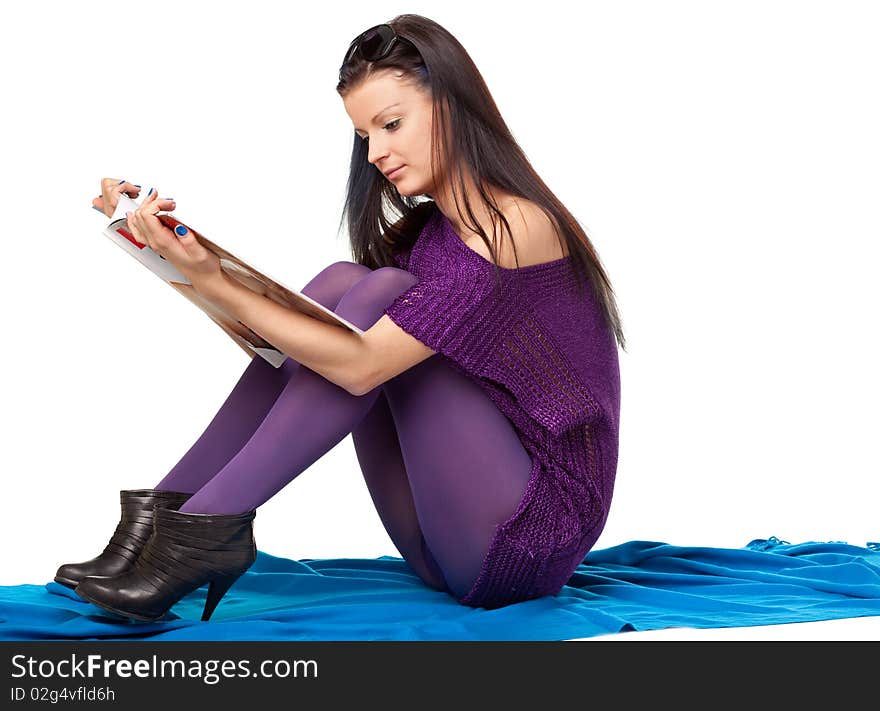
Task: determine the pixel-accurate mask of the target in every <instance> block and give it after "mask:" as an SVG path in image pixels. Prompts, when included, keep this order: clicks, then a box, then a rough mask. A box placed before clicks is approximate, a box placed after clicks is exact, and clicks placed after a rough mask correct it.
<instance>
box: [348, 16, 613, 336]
mask: <svg viewBox="0 0 880 711" xmlns="http://www.w3.org/2000/svg"><path fill="white" fill-rule="evenodd" d="M388 24H389V25H391V27H392V28H394V31H395V32H396V33H397V34H398V35H399V36H400V37H404V38H406V39H407V40H409V41H410V42H412V44H413V45H414V46H415V48H414V47H413V46H412V45H410V44H408V43H407V42H397V43H396V44H395V46H394V48H393V49H392V50H391V52H390V53H389V54H388V55H387V56H386V57H384V58H383V59H381V60H378V61H375V62H367V61H365V60H364V59H363V58H361V56H360V54H356V56H355V58H354V59H353V60H352V61H351V62H350V63H349V64H347V65H346V66H344V67H343V68H342V71H341V73H340V78H339V83H338V84H337V86H336V91H337V92H338V93H339V95H340V96H342V97H345V96H346V94H347V93H348V92H349V91H351V90H352V89H354V88H355V87H357V86H359V85H360V84H361V83H362V82H363V81H364V80H366V79H367V78H368V77H370V76H371V74H373V73H375V72H379V71H382V70H389V69H393V70H396V71H397V72H400V73H401V74H402V76H403V78H404V79H405V80H408V81H411V82H413V84H414V85H415V86H416V87H417V88H418V89H420V90H424V91H427V92H429V93H430V96H431V97H432V103H433V134H434V135H433V136H432V146H433V148H432V171H433V174H434V175H435V176H437V175H438V174H439V172H438V170H437V165H438V164H439V161H440V156H444V157H448V159H447V161H446V163H445V165H446V170H447V175H449V176H450V178H451V177H453V176H454V177H455V178H456V179H455V180H452V181H451V187H452V193H453V197H454V201H455V204H456V209H457V210H458V213H459V217H460V219H461V221H462V223H463V224H466V225H467V226H468V227H469V228H470V229H472V230H473V231H474V232H476V233H478V234H479V235H480V237H481V238H482V240H483V242H485V244H486V246H487V247H488V249H489V252H490V254H491V255H492V261H493V262H494V263H495V264H496V270H495V271H496V276H498V274H499V273H500V270H499V269H498V267H497V264H498V259H497V255H496V251H495V248H494V245H493V244H492V242H491V241H490V240H489V238H488V236H487V235H486V232H485V231H484V230H483V228H482V226H481V225H480V224H479V222H478V220H477V219H476V217H475V215H474V212H473V210H472V207H471V204H470V202H469V201H468V198H467V195H466V193H465V191H464V189H463V185H464V181H463V172H462V170H463V168H464V167H466V168H467V170H468V171H469V173H470V175H471V176H472V178H473V181H474V184H475V185H476V186H477V188H478V191H479V195H480V200H481V201H482V203H483V205H484V209H485V210H486V211H488V212H489V213H490V214H493V213H494V214H495V215H497V216H498V219H499V220H500V221H501V222H503V223H504V227H505V229H507V233H508V234H511V233H510V225H509V224H508V222H507V220H506V219H505V217H504V215H503V214H502V213H501V211H500V210H499V208H498V205H497V204H496V203H495V201H494V200H493V198H492V196H491V194H490V193H489V192H488V191H487V190H486V187H487V186H494V187H497V188H500V189H501V190H503V191H506V192H507V193H509V194H511V195H513V196H515V197H520V198H523V199H525V200H530V201H532V202H533V203H535V204H537V205H540V206H541V207H542V208H543V209H544V211H545V212H546V213H549V214H550V215H552V216H553V218H554V222H555V224H556V225H557V234H558V233H559V232H561V233H562V235H561V239H564V240H565V242H566V244H567V246H568V251H569V253H570V255H571V257H572V266H573V267H574V271H575V273H576V275H577V279H576V281H577V284H578V288H579V289H580V290H582V289H583V287H584V275H588V280H589V282H590V283H591V285H592V287H593V291H594V294H595V295H596V297H597V299H598V300H599V303H600V305H601V306H602V308H603V310H604V314H605V318H606V321H607V323H608V325H609V327H610V328H611V330H612V332H613V333H614V336H615V338H616V339H617V342H618V344H619V345H620V347H621V348H622V349H623V350H626V345H625V338H624V335H623V328H622V326H621V323H620V316H619V314H618V311H617V305H616V302H615V298H614V290H613V288H612V287H611V283H610V281H609V279H608V276H607V275H606V273H605V270H604V269H603V268H602V265H601V262H600V259H599V257H598V255H597V254H596V251H595V249H594V248H593V245H592V243H591V242H590V239H589V238H588V237H587V234H586V232H585V231H584V229H583V228H582V227H581V226H580V224H579V223H578V221H577V220H576V219H575V218H574V217H573V216H572V214H571V213H570V212H569V211H568V210H567V209H566V208H565V206H564V205H563V204H562V203H561V202H560V201H559V199H558V198H557V197H556V196H555V195H554V194H553V192H552V191H551V190H550V188H548V187H547V186H546V185H545V184H544V181H543V180H541V178H540V177H539V176H538V174H537V173H536V172H535V169H534V168H533V167H532V165H531V163H529V161H528V159H527V158H526V156H525V154H524V153H523V151H522V149H521V148H520V147H519V145H518V144H517V142H516V140H515V139H514V137H513V135H512V134H511V132H510V129H508V127H507V124H506V123H505V122H504V119H503V118H502V117H501V114H500V113H499V111H498V107H497V106H496V105H495V100H494V99H493V98H492V95H491V94H490V93H489V89H488V87H487V86H486V83H485V81H484V80H483V77H482V75H481V74H480V72H479V70H478V69H477V67H476V65H475V64H474V62H473V60H472V59H471V58H470V55H468V53H467V51H466V50H465V49H464V47H462V45H461V44H460V43H459V41H458V40H457V39H456V38H455V37H454V36H453V35H452V34H450V33H449V32H448V31H447V30H446V29H445V28H443V27H442V26H440V25H439V24H437V23H436V22H434V21H433V20H429V19H428V18H426V17H422V16H421V15H412V14H407V15H398V16H397V17H395V18H394V19H393V20H391V21H390V22H388ZM416 48H417V49H418V51H416ZM368 153H369V148H368V144H367V142H366V141H364V140H362V139H361V138H360V136H358V135H357V134H356V133H355V135H354V143H353V145H352V151H351V164H350V168H349V176H348V183H347V187H346V198H345V205H344V207H343V213H342V219H341V220H340V224H339V228H340V229H341V228H342V225H343V224H344V223H345V222H346V221H347V223H348V233H349V237H350V241H351V250H352V255H353V257H354V260H355V261H356V262H357V263H359V264H364V265H366V266H368V267H370V268H371V269H377V268H379V267H384V266H397V262H396V261H395V260H394V256H393V255H394V254H395V253H397V252H398V251H401V250H404V249H407V248H408V247H411V246H412V244H413V243H414V242H415V241H416V239H417V237H418V235H419V233H420V232H421V230H422V227H424V225H425V223H426V222H427V220H428V218H429V217H430V216H431V214H432V213H433V211H434V209H435V207H436V206H435V204H434V202H433V200H425V199H422V198H421V197H420V196H407V195H400V193H398V192H397V189H396V188H395V186H394V185H393V183H392V182H391V181H390V180H386V179H385V177H384V176H383V175H382V172H381V171H380V170H379V169H378V168H377V167H376V166H374V165H371V164H370V162H369V161H368ZM459 194H461V197H462V201H463V202H464V211H465V212H466V213H467V216H468V220H466V219H465V217H464V215H462V209H461V204H460V202H459ZM428 197H430V196H428ZM389 208H390V211H391V213H392V214H391V219H389V215H388V210H389ZM493 220H494V218H493ZM511 244H513V241H512V239H511ZM513 251H514V258H515V259H516V245H515V244H513ZM516 264H517V265H519V261H518V260H516ZM580 293H581V294H582V293H583V292H582V291H581V292H580Z"/></svg>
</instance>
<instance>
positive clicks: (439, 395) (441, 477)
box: [180, 267, 532, 597]
mask: <svg viewBox="0 0 880 711" xmlns="http://www.w3.org/2000/svg"><path fill="white" fill-rule="evenodd" d="M417 281H418V280H417V278H416V277H414V276H413V275H412V274H410V273H408V272H406V271H403V270H401V269H397V268H394V267H384V268H381V269H377V270H376V271H373V272H371V273H370V274H368V275H366V276H365V277H364V278H362V279H361V280H360V281H358V282H357V283H356V284H355V285H354V286H353V287H352V288H351V289H349V290H348V292H346V294H345V296H343V297H342V299H341V300H340V301H339V304H338V306H337V308H336V309H335V311H336V313H338V314H339V315H341V316H343V317H344V318H347V319H348V320H350V321H352V322H353V323H354V324H356V325H357V326H359V327H360V328H363V329H367V328H369V327H370V326H372V325H373V324H374V323H375V322H376V321H378V320H379V318H380V317H381V316H382V313H383V311H384V309H385V307H386V306H388V304H390V303H391V301H392V300H393V299H394V298H395V297H396V296H397V295H398V294H400V293H402V292H403V291H404V290H406V289H407V288H408V287H410V286H411V285H412V284H414V283H416V282H417ZM383 393H384V394H385V396H386V397H387V399H388V412H390V413H391V415H392V418H393V421H394V423H395V425H396V431H397V433H398V437H399V445H400V446H399V447H398V448H396V449H395V448H393V447H391V448H390V449H388V450H385V452H384V454H383V448H385V447H388V445H389V443H390V437H389V436H388V432H389V431H390V429H389V428H388V427H382V426H381V425H382V420H381V417H382V415H381V413H383V412H384V411H383V410H377V411H376V412H373V407H374V406H375V405H376V403H377V401H378V400H379V397H380V395H382V394H383ZM316 412H320V417H316V416H315V413H316ZM371 413H372V417H374V418H376V419H375V420H373V421H372V422H371V424H372V425H373V430H372V431H375V430H377V429H378V431H380V432H384V433H385V435H386V436H385V437H383V438H382V439H381V440H380V439H377V440H375V441H374V445H375V446H371V445H369V444H368V439H367V438H368V437H369V432H370V431H371V430H369V429H364V430H362V431H361V432H360V435H359V437H358V441H359V444H360V446H359V450H358V456H359V458H363V459H364V460H366V461H368V462H370V463H371V465H372V466H373V467H375V468H376V470H377V471H376V472H375V478H374V479H373V482H374V484H375V485H374V486H373V485H371V487H370V490H371V494H373V495H374V500H375V498H376V496H375V493H374V492H378V491H379V489H380V488H381V487H382V485H383V482H382V481H381V473H380V472H378V469H379V468H380V467H381V466H382V463H383V461H389V462H391V463H392V467H394V465H395V458H398V457H399V460H400V461H398V462H396V464H397V466H396V467H395V469H394V471H395V476H396V478H395V479H394V482H395V484H396V486H395V488H394V497H393V498H388V499H387V500H386V499H383V506H385V504H387V507H386V508H385V510H384V512H383V511H381V510H380V515H382V517H383V523H384V522H385V521H386V520H391V521H394V522H395V523H396V522H397V519H396V518H395V516H394V514H395V512H396V511H397V510H398V509H397V507H398V506H399V507H401V508H405V507H406V506H408V499H407V497H406V496H405V495H404V490H403V488H402V478H401V470H402V471H403V473H405V474H406V476H407V480H408V482H409V485H410V488H411V493H412V501H413V509H414V510H415V511H416V512H417V520H418V523H419V525H420V534H419V536H418V540H419V545H420V546H421V545H422V544H423V543H426V544H427V545H426V546H424V548H425V549H426V550H425V551H424V556H425V557H424V558H423V559H422V560H421V561H418V562H419V563H420V564H421V567H422V569H423V570H425V569H427V568H428V567H429V566H428V562H429V561H431V560H433V561H435V562H436V564H437V566H438V567H439V569H440V571H442V576H443V578H444V580H445V583H446V585H448V588H449V589H450V591H451V592H452V593H453V594H454V595H455V596H456V597H462V596H464V595H465V594H466V593H467V592H468V590H469V589H470V587H471V585H472V584H473V581H474V580H475V578H476V575H477V573H478V571H479V569H480V565H481V563H482V559H483V557H484V555H485V552H486V550H487V549H488V546H489V542H490V540H491V537H492V535H493V534H494V531H495V527H496V526H497V525H498V524H499V523H502V522H503V521H504V520H506V519H507V518H508V517H509V516H510V515H511V514H512V513H513V511H514V510H515V509H516V506H517V505H518V503H519V501H520V499H521V497H522V493H523V491H524V489H525V485H526V482H527V481H528V477H529V475H530V473H531V467H532V462H531V458H530V457H529V455H528V453H527V452H526V451H525V450H524V448H523V446H522V444H521V442H520V441H519V438H518V436H517V434H516V432H515V430H514V429H513V426H512V425H511V423H510V421H509V420H508V419H507V418H506V417H504V415H503V414H502V413H501V412H500V411H499V410H498V409H497V407H496V406H495V404H494V403H493V402H492V401H491V400H490V399H489V398H488V396H487V395H486V394H485V393H484V392H483V391H482V389H481V388H480V387H479V386H478V385H477V384H476V383H474V382H472V381H471V380H470V379H468V378H467V377H465V376H464V375H462V374H461V373H459V372H457V371H456V370H454V369H453V368H452V367H450V366H449V365H448V363H447V362H446V361H445V359H444V358H443V357H442V356H439V355H435V356H432V357H431V358H428V359H427V360H425V361H423V362H421V363H419V364H417V365H416V366H414V367H413V368H410V369H409V370H407V371H406V372H404V373H401V374H400V375H399V376H397V378H394V379H392V380H391V381H388V382H387V383H385V384H383V385H382V386H380V387H377V388H374V389H373V390H372V391H370V392H369V393H366V394H365V395H361V396H355V395H352V394H351V393H349V392H347V391H346V390H345V389H343V388H341V387H339V386H337V385H335V384H333V383H331V382H330V381H328V380H327V379H325V378H324V377H322V376H321V375H319V374H317V373H315V372H314V371H312V370H310V369H308V368H299V369H298V370H297V371H296V372H295V373H294V374H293V376H292V377H291V378H290V380H289V382H288V383H287V384H286V385H285V386H284V388H283V390H282V392H281V394H280V395H279V396H278V398H277V400H276V401H275V404H274V405H273V406H272V407H271V409H270V410H269V412H268V413H267V414H266V417H265V418H264V419H263V421H262V422H261V423H260V425H259V427H257V429H256V431H255V432H254V433H253V435H252V436H251V438H250V439H249V440H248V442H247V444H245V445H244V446H243V447H242V448H241V450H240V451H239V452H238V453H236V454H235V455H234V456H233V457H232V458H231V459H230V460H229V462H227V464H226V465H225V466H224V467H223V468H222V469H221V470H220V471H219V472H217V474H216V475H215V476H214V477H213V478H212V479H211V480H210V481H208V482H207V483H206V484H205V485H204V486H203V487H202V488H201V489H199V490H198V491H197V492H196V493H195V494H194V495H193V496H192V498H190V499H189V500H188V501H187V502H186V503H185V504H184V505H183V506H181V507H180V511H182V512H185V513H186V512H189V513H219V514H231V513H242V512H244V511H247V510H250V509H252V508H257V507H258V506H260V505H261V504H263V503H264V502H265V501H267V500H268V499H270V498H271V497H272V496H274V495H275V494H276V493H277V492H278V491H280V490H281V489H282V488H283V487H284V486H285V485H287V484H288V483H289V482H290V481H291V480H292V479H294V478H295V477H296V476H298V475H299V474H300V473H301V472H302V471H304V470H305V469H306V468H308V467H309V465H311V464H312V463H313V462H315V461H316V460H317V459H318V458H320V457H321V456H322V455H323V454H324V453H326V452H327V451H329V450H330V449H332V448H333V447H334V446H336V444H338V443H339V442H340V441H341V440H342V438H343V437H345V436H346V435H347V434H349V433H350V432H353V430H354V429H356V428H357V427H358V425H359V424H361V423H363V422H364V420H365V418H366V417H367V415H368V414H371ZM385 419H386V423H385V424H386V425H390V423H389V422H387V413H386V417H385ZM386 457H387V459H386ZM400 462H402V463H403V467H400V466H399V464H400ZM369 481H370V479H369V478H368V482H369ZM406 523H407V526H409V529H405V530H400V531H399V534H397V535H399V536H400V537H401V540H403V539H405V540H406V543H405V547H408V548H410V554H411V555H412V556H417V555H418V551H417V549H416V544H415V542H414V541H415V539H416V533H415V531H414V530H411V529H412V528H414V523H413V521H412V519H411V517H410V518H409V519H407V521H406ZM386 525H387V524H386ZM390 533H391V531H390V530H389V534H390ZM395 543H397V542H396V541H395ZM401 552H402V553H403V551H401ZM413 567H414V568H415V567H416V566H413ZM416 569H417V568H416ZM417 572H418V569H417Z"/></svg>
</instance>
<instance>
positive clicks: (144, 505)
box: [55, 489, 192, 588]
mask: <svg viewBox="0 0 880 711" xmlns="http://www.w3.org/2000/svg"><path fill="white" fill-rule="evenodd" d="M191 496H192V494H191V493H185V492H181V491H163V490H161V489H123V490H122V491H120V492H119V502H120V504H121V507H122V514H121V516H120V519H119V523H118V524H117V525H116V530H115V531H114V532H113V536H111V538H110V542H109V543H108V544H107V545H106V546H105V547H104V550H103V552H102V553H101V554H100V555H98V556H96V557H94V558H92V559H91V560H87V561H85V562H83V563H65V564H63V565H62V566H60V567H59V568H58V571H57V572H56V573H55V582H56V583H61V584H62V585H65V586H67V587H69V588H75V587H76V586H77V584H78V583H79V581H80V580H82V579H83V578H84V577H86V576H88V575H100V576H108V577H109V576H114V575H121V574H122V573H124V572H125V571H127V570H129V569H130V568H131V567H132V566H133V565H134V562H135V560H137V557H138V556H139V555H140V554H141V551H142V550H143V548H144V546H145V545H146V543H147V540H148V539H149V538H150V535H151V534H152V532H153V507H154V506H156V505H159V506H162V507H164V508H170V509H178V508H180V507H181V506H182V505H183V504H184V503H185V502H186V501H187V499H189V498H190V497H191Z"/></svg>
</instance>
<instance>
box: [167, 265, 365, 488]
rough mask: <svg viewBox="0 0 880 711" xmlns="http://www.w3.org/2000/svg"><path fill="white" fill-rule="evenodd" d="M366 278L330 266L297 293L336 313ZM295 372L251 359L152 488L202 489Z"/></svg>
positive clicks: (354, 268)
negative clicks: (204, 424)
mask: <svg viewBox="0 0 880 711" xmlns="http://www.w3.org/2000/svg"><path fill="white" fill-rule="evenodd" d="M369 273H370V269H369V268H368V267H365V266H364V265H362V264H355V263H354V262H334V263H333V264H331V265H329V266H328V267H326V268H325V269H323V270H322V271H321V272H320V273H319V274H317V275H316V276H315V277H314V278H313V279H312V280H311V281H310V282H309V283H308V284H306V285H305V286H304V287H303V289H302V291H303V293H304V294H306V296H309V297H311V298H313V299H314V300H315V301H317V302H318V303H319V304H321V305H322V306H326V307H327V308H328V309H335V308H336V305H337V304H338V303H339V300H340V299H341V298H342V296H343V294H345V292H346V291H348V290H349V289H350V288H351V287H352V286H353V285H354V284H355V283H356V282H357V281H358V280H360V279H362V278H363V277H364V276H365V275H367V274H369ZM299 367H300V365H299V363H297V362H296V361H295V360H293V359H292V358H287V360H285V361H284V362H283V363H282V364H281V366H280V367H278V368H275V367H274V366H272V365H270V364H269V363H268V362H266V360H265V359H263V358H261V357H260V356H254V357H253V358H252V359H251V362H250V363H249V364H248V366H247V368H245V370H244V373H242V375H241V377H240V378H239V380H238V382H237V383H236V385H235V387H234V388H233V389H232V392H231V393H230V394H229V396H228V397H227V398H226V401H225V402H224V403H223V405H222V406H221V407H220V410H219V411H218V412H217V414H216V415H215V416H214V419H213V420H211V422H210V424H209V425H208V427H207V428H206V429H205V431H204V432H203V433H202V434H201V436H200V437H199V438H198V439H197V440H196V441H195V443H194V444H193V445H192V447H190V449H189V451H187V453H186V454H184V455H183V458H182V459H181V460H180V461H179V462H178V463H177V464H175V465H174V467H173V468H172V469H171V471H169V472H168V474H166V475H165V477H164V478H163V479H162V480H161V481H160V482H159V483H158V484H156V486H155V488H156V489H163V490H166V491H183V492H190V493H191V492H195V491H198V490H199V489H200V488H201V487H202V486H204V484H205V483H206V482H207V481H208V480H210V478H211V477H212V476H214V475H215V474H216V473H217V472H218V471H220V469H222V468H223V465H225V464H226V463H227V462H228V461H229V460H230V459H232V457H233V455H234V454H235V453H236V452H238V450H240V449H241V448H242V447H243V446H244V445H245V443H246V442H247V441H248V440H249V439H250V438H251V435H253V433H254V431H255V430H256V429H257V427H258V426H259V425H260V423H261V422H262V421H263V418H264V417H265V416H266V413H267V412H268V411H269V409H270V408H271V407H272V405H273V404H274V403H275V400H276V399H277V398H278V395H279V393H281V391H282V390H283V388H284V386H285V385H286V384H287V382H288V381H289V380H290V378H291V376H292V375H293V374H294V373H295V372H296V371H297V370H298V369H299Z"/></svg>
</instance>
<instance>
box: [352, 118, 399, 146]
mask: <svg viewBox="0 0 880 711" xmlns="http://www.w3.org/2000/svg"><path fill="white" fill-rule="evenodd" d="M400 121H401V119H394V120H393V121H389V122H388V123H386V124H385V125H384V126H382V128H385V129H388V130H389V131H396V130H397V129H398V127H399V125H400ZM389 126H393V128H388V127H389ZM362 140H363V141H364V143H368V142H369V140H370V137H369V136H364V137H363V139H362Z"/></svg>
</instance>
